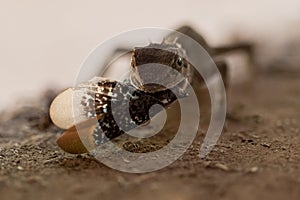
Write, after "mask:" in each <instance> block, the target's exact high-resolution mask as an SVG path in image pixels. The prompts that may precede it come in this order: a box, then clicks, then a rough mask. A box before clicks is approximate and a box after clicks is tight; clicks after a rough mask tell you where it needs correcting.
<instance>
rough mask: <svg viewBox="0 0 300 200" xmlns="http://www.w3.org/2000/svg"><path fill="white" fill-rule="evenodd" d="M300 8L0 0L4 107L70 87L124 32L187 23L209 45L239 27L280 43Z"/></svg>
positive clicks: (170, 0) (270, 3) (264, 0)
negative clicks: (101, 48) (95, 52)
mask: <svg viewBox="0 0 300 200" xmlns="http://www.w3.org/2000/svg"><path fill="white" fill-rule="evenodd" d="M299 11H300V1H293V0H289V1H279V0H278V1H274V0H252V1H242V0H228V1H219V0H210V1H204V0H181V1H176V0H151V1H141V0H131V1H116V0H115V1H99V0H94V1H91V0H86V1H83V0H63V1H61V0H52V1H46V0H26V1H23V0H6V1H5V0H0V36H1V37H0V76H1V77H0V85H1V94H2V95H1V99H0V109H1V108H3V107H6V106H8V105H12V104H13V103H14V102H15V100H16V99H18V97H24V96H34V95H35V94H37V92H39V91H41V89H44V88H47V87H48V86H53V87H55V86H59V87H67V86H70V85H72V83H73V80H74V79H75V76H76V73H77V72H78V70H79V67H80V64H81V63H82V62H83V60H84V59H85V57H86V56H87V55H88V53H89V52H90V51H91V50H92V49H93V48H94V47H95V46H96V45H97V44H98V43H100V42H101V41H103V40H105V39H107V38H109V37H111V36H112V35H114V34H118V33H119V32H121V31H125V30H129V29H132V28H138V27H145V26H148V27H149V26H155V27H165V28H176V27H177V26H178V25H181V24H183V23H185V22H189V24H192V25H194V26H195V27H197V28H198V30H200V31H201V32H202V33H203V34H204V35H205V36H206V37H207V39H208V40H209V42H210V43H211V44H219V43H221V42H223V41H224V39H226V38H230V36H231V35H232V34H233V33H244V34H245V36H244V37H250V38H261V40H265V39H267V38H276V39H275V40H274V41H276V42H278V41H282V40H284V38H285V37H286V34H287V33H291V32H294V27H296V26H295V24H299V22H300V12H299Z"/></svg>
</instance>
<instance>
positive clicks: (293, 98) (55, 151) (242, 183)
mask: <svg viewBox="0 0 300 200" xmlns="http://www.w3.org/2000/svg"><path fill="white" fill-rule="evenodd" d="M299 75H300V74H297V73H294V74H289V73H268V74H261V75H258V76H256V77H255V78H254V79H253V80H252V82H251V83H250V82H249V83H247V84H244V85H239V86H233V87H232V88H231V89H230V91H229V109H228V110H229V111H228V117H227V122H226V127H225V130H224V132H223V134H222V136H221V138H220V139H219V142H218V144H217V145H216V146H215V147H214V149H213V151H212V152H211V153H210V154H209V155H208V156H207V157H206V158H205V159H200V158H199V157H198V156H197V155H198V151H199V147H200V145H199V142H197V141H195V142H194V143H193V145H192V146H191V148H190V149H189V150H188V151H187V152H186V153H185V154H184V155H183V156H182V157H181V158H180V159H178V160H177V161H175V162H174V163H173V164H171V165H170V166H168V167H166V168H164V169H162V170H159V171H156V172H151V173H145V174H128V173H122V172H118V171H116V170H113V169H110V168H108V167H106V166H105V165H103V164H101V163H99V162H97V161H96V160H95V159H93V157H92V156H90V155H88V154H84V155H71V154H67V153H64V152H63V151H62V150H61V149H60V148H59V147H58V146H57V145H56V143H55V140H56V138H57V137H58V136H59V135H60V134H61V132H62V131H61V130H59V129H58V128H56V127H54V126H53V125H51V124H50V123H49V119H48V116H47V108H48V106H49V101H50V100H51V99H52V97H53V93H51V92H48V93H47V95H46V96H45V97H44V98H43V99H42V100H38V102H40V103H36V104H35V105H34V106H32V107H26V108H18V109H16V110H13V111H6V112H3V113H2V114H1V117H0V199H1V200H4V199H22V200H25V199H145V200H147V199H149V200H153V199H228V200H229V199H230V200H235V199H237V200H241V199H300V166H299V165H300V143H299V141H300V125H299V124H300V112H299V111H300V109H299V108H300V87H299V85H300V79H299V77H300V76H299ZM200 135H201V134H200ZM202 135H203V134H202Z"/></svg>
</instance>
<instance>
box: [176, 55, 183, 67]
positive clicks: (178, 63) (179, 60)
mask: <svg viewBox="0 0 300 200" xmlns="http://www.w3.org/2000/svg"><path fill="white" fill-rule="evenodd" d="M177 65H178V66H181V65H182V58H181V57H179V58H178V60H177Z"/></svg>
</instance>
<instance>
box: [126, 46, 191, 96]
mask: <svg viewBox="0 0 300 200" xmlns="http://www.w3.org/2000/svg"><path fill="white" fill-rule="evenodd" d="M184 55H185V54H184V52H183V51H182V50H181V48H180V47H178V46H177V45H176V44H165V43H160V44H155V43H154V44H153V43H152V44H150V45H148V46H145V47H136V48H134V50H133V53H132V57H131V67H132V69H131V70H132V73H131V77H130V79H131V83H132V84H133V85H134V86H135V87H136V88H138V89H140V90H143V91H146V92H158V91H162V90H165V89H168V88H172V87H174V86H176V85H178V84H180V83H182V82H183V81H186V80H187V78H189V76H190V65H189V63H188V62H187V60H186V59H185V58H184Z"/></svg>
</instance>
